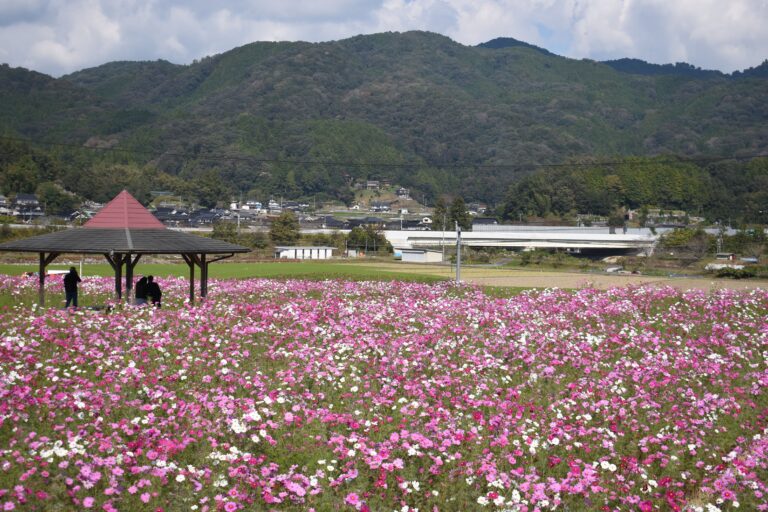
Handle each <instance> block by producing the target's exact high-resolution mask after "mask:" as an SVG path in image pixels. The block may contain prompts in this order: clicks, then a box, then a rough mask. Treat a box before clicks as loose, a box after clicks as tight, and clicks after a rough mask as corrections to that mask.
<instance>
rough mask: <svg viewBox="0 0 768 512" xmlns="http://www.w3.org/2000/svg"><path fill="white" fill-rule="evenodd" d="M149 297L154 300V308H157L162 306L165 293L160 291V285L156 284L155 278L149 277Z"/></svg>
mask: <svg viewBox="0 0 768 512" xmlns="http://www.w3.org/2000/svg"><path fill="white" fill-rule="evenodd" d="M147 295H149V297H150V298H151V299H152V305H153V306H155V307H156V308H159V307H160V306H161V302H162V299H163V292H162V291H161V290H160V285H159V284H157V283H156V282H155V278H154V277H153V276H149V277H147Z"/></svg>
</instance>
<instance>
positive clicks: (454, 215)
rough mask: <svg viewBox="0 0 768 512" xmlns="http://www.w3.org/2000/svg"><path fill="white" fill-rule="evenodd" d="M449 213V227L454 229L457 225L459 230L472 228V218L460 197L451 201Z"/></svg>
mask: <svg viewBox="0 0 768 512" xmlns="http://www.w3.org/2000/svg"><path fill="white" fill-rule="evenodd" d="M449 213H450V219H451V224H449V225H453V227H454V228H455V227H456V224H458V225H459V227H460V228H461V229H471V228H472V216H471V215H470V214H469V211H468V210H467V205H466V204H465V203H464V199H462V198H461V197H457V198H456V199H454V200H453V202H452V203H451V210H450V212H449Z"/></svg>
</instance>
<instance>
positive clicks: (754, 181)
mask: <svg viewBox="0 0 768 512" xmlns="http://www.w3.org/2000/svg"><path fill="white" fill-rule="evenodd" d="M644 207H645V208H648V207H656V208H662V209H673V210H683V211H686V212H687V213H688V214H690V215H697V216H702V217H704V218H707V219H710V220H717V219H722V220H724V221H725V220H727V219H730V220H732V221H735V222H746V223H750V222H752V223H755V222H756V223H766V222H767V221H768V212H767V211H766V209H768V158H755V159H752V160H750V161H747V162H744V161H738V160H730V161H723V162H714V163H710V164H708V165H705V166H699V165H697V164H696V163H694V162H692V161H688V160H677V159H675V158H671V157H654V158H623V159H620V160H618V161H616V162H615V163H612V164H600V163H598V162H589V161H582V162H572V163H571V164H570V165H569V164H565V165H563V166H559V167H556V168H547V169H541V170H539V171H537V172H535V173H533V174H531V175H529V176H526V177H525V178H523V179H521V180H519V181H518V182H517V183H515V184H513V185H512V186H511V187H510V188H509V190H508V192H507V196H506V198H505V201H504V203H503V205H502V208H501V209H500V210H501V212H500V213H501V215H502V217H503V218H505V219H509V220H519V219H520V218H521V217H567V216H572V215H574V214H576V213H581V214H595V215H603V216H610V215H611V214H613V213H615V211H616V210H617V209H619V208H621V209H634V210H640V209H642V208H644Z"/></svg>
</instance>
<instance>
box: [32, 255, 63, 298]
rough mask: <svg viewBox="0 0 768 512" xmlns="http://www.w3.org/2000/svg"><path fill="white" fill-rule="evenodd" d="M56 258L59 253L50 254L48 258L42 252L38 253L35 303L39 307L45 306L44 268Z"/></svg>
mask: <svg viewBox="0 0 768 512" xmlns="http://www.w3.org/2000/svg"><path fill="white" fill-rule="evenodd" d="M58 256H59V253H57V252H52V253H50V254H48V256H46V255H45V253H44V252H41V253H40V265H39V266H38V270H37V283H38V284H37V286H38V289H37V301H38V304H39V305H40V306H41V307H42V306H45V267H47V266H48V265H50V264H51V262H52V261H53V260H55V259H56V258H57V257H58Z"/></svg>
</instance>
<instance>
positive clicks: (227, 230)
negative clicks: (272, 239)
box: [211, 221, 268, 249]
mask: <svg viewBox="0 0 768 512" xmlns="http://www.w3.org/2000/svg"><path fill="white" fill-rule="evenodd" d="M211 238H215V239H216V240H224V241H225V242H229V243H232V244H238V245H242V246H244V247H251V248H252V249H264V248H266V247H267V245H268V240H267V236H266V235H265V234H264V233H262V232H250V231H241V232H239V233H238V229H237V224H236V223H235V222H230V221H218V222H215V223H214V224H213V232H212V233H211Z"/></svg>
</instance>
